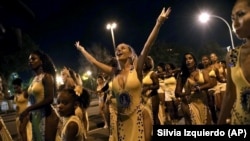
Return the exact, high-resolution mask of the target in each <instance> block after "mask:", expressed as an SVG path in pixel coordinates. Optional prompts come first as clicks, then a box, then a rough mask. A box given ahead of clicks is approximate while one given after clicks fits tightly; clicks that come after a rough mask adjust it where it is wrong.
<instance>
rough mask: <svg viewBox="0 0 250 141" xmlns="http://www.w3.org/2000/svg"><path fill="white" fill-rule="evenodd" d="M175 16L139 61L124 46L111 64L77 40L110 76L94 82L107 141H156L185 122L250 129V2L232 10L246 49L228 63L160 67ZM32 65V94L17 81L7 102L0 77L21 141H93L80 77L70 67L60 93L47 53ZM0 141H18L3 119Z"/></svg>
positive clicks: (189, 56)
mask: <svg viewBox="0 0 250 141" xmlns="http://www.w3.org/2000/svg"><path fill="white" fill-rule="evenodd" d="M170 13H171V8H170V7H169V8H163V9H162V11H161V13H160V14H159V16H158V18H157V20H156V23H155V25H154V27H153V29H152V31H151V33H150V34H149V36H148V39H147V40H146V42H145V44H144V46H143V48H142V50H141V52H140V54H139V55H137V54H136V53H135V51H134V49H133V48H132V46H131V45H129V44H127V43H120V44H119V45H118V46H117V47H116V50H115V57H114V58H112V61H111V62H110V63H109V64H105V63H103V62H102V61H101V60H97V59H96V58H95V57H94V56H93V55H92V54H90V53H89V52H88V51H87V50H86V49H85V48H84V47H83V46H82V45H81V44H80V42H79V41H76V42H75V44H74V46H75V48H76V49H77V50H79V52H80V53H81V54H82V55H83V56H84V57H85V58H86V59H87V60H88V61H89V62H90V63H91V64H92V65H94V66H95V67H97V68H98V69H100V71H102V72H103V73H104V74H105V76H102V75H98V76H97V77H96V78H97V84H98V85H97V87H96V90H95V92H96V94H97V95H98V98H99V110H100V115H101V117H102V119H103V121H104V127H103V128H105V129H108V130H109V141H118V140H119V141H120V140H122V141H131V140H142V141H150V140H151V139H152V134H153V125H175V124H177V123H178V121H179V120H180V119H184V121H185V122H184V124H185V125H219V124H230V125H235V124H237V125H238V124H240V125H247V124H250V112H249V111H250V106H249V105H250V96H249V90H250V85H249V82H250V71H249V69H248V66H249V65H250V62H249V61H248V60H249V59H248V58H249V57H248V56H249V54H250V50H249V48H250V43H249V40H250V32H249V30H250V25H249V23H250V1H249V0H237V1H236V3H235V5H234V7H233V9H232V27H233V31H234V33H235V34H236V36H237V37H238V38H239V39H244V40H245V43H244V44H243V45H241V46H239V47H236V48H235V49H231V50H229V51H228V53H227V57H226V58H225V60H224V58H221V60H219V58H218V57H217V55H216V53H214V52H213V53H210V54H205V55H203V56H202V57H201V58H196V57H195V55H194V54H193V53H191V52H187V53H185V54H183V56H182V60H181V64H174V63H173V62H165V61H164V60H161V61H162V62H161V63H159V64H157V65H155V64H154V62H155V61H154V59H153V58H152V57H151V56H149V52H150V49H151V47H152V46H153V44H154V42H155V40H156V39H157V36H158V34H159V32H160V28H161V26H162V25H163V23H164V22H165V21H166V20H167V19H168V17H169V15H170ZM28 58H29V66H30V68H31V70H32V71H33V74H34V75H33V77H32V81H31V83H30V84H29V86H28V88H23V87H22V79H20V78H16V79H14V80H13V81H12V83H11V85H12V87H13V89H14V95H13V96H8V93H7V92H6V86H5V85H3V83H2V77H0V82H1V83H0V84H1V85H0V94H1V95H0V96H1V100H3V99H6V100H14V102H15V103H16V105H17V107H16V109H17V110H16V112H17V114H16V117H17V118H16V125H17V131H18V140H20V141H26V140H27V141H47V140H49V141H53V140H55V141H62V140H63V141H71V140H76V141H84V140H87V138H88V131H89V119H88V112H87V109H88V107H89V105H90V97H91V96H90V91H89V89H88V88H84V87H83V84H82V80H81V77H80V75H79V74H78V72H76V71H75V70H73V69H71V68H68V67H64V68H63V70H62V71H61V76H62V78H63V84H61V85H60V86H57V83H56V78H55V76H56V72H55V70H56V69H55V65H54V63H53V61H52V59H51V58H50V57H49V56H48V55H47V54H46V53H44V52H43V51H41V50H36V51H33V52H31V53H30V55H29V57H28ZM158 61H159V60H158ZM199 62H200V63H199ZM107 76H108V77H107ZM106 78H108V79H106ZM91 93H92V92H91ZM54 99H56V102H54ZM0 135H1V139H2V140H3V139H4V140H12V139H11V136H10V134H9V132H8V130H7V129H6V128H5V124H4V122H3V120H2V119H1V122H0Z"/></svg>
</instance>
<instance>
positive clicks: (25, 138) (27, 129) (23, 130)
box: [5, 78, 32, 141]
mask: <svg viewBox="0 0 250 141" xmlns="http://www.w3.org/2000/svg"><path fill="white" fill-rule="evenodd" d="M22 83H23V81H22V79H21V78H15V79H13V80H12V83H11V84H12V87H13V89H14V95H12V96H9V97H7V96H6V97H5V99H7V100H14V103H15V104H16V115H17V117H16V127H17V134H18V140H20V141H32V132H31V131H32V129H31V123H30V121H29V117H28V116H27V117H25V118H24V122H22V123H21V122H20V120H19V116H20V114H21V113H22V112H23V111H24V110H25V109H26V108H27V107H28V94H27V91H26V90H25V89H23V88H22ZM21 124H23V125H21Z"/></svg>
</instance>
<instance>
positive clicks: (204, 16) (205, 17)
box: [199, 13, 234, 49]
mask: <svg viewBox="0 0 250 141" xmlns="http://www.w3.org/2000/svg"><path fill="white" fill-rule="evenodd" d="M210 17H213V18H217V19H220V20H222V21H223V22H224V23H225V24H226V25H227V27H228V29H229V34H230V39H231V44H232V46H231V49H234V41H233V35H232V29H231V27H230V25H229V24H228V22H227V21H226V20H225V19H223V18H222V17H220V16H217V15H209V14H208V13H202V14H201V15H200V16H199V20H200V22H202V23H206V22H207V21H208V20H209V18H210Z"/></svg>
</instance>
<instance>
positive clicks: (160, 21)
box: [141, 7, 171, 56]
mask: <svg viewBox="0 0 250 141" xmlns="http://www.w3.org/2000/svg"><path fill="white" fill-rule="evenodd" d="M170 12H171V8H170V7H169V8H168V9H167V10H166V9H165V7H164V8H163V9H162V11H161V13H160V15H159V16H158V18H157V20H156V24H155V26H154V28H153V30H152V31H151V33H150V35H149V36H148V39H147V41H146V43H145V44H144V47H143V50H142V51H141V55H143V56H144V55H145V56H147V55H148V53H149V51H150V48H151V47H152V45H153V44H154V42H155V40H156V38H157V36H158V33H159V31H160V27H161V25H162V24H163V23H164V22H165V20H166V19H168V16H169V14H170Z"/></svg>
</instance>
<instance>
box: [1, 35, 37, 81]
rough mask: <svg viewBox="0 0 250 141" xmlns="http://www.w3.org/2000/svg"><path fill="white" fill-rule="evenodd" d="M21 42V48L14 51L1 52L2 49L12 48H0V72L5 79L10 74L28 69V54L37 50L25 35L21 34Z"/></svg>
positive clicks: (6, 46)
mask: <svg viewBox="0 0 250 141" xmlns="http://www.w3.org/2000/svg"><path fill="white" fill-rule="evenodd" d="M21 40H22V46H21V47H20V48H15V49H16V50H15V51H11V52H4V51H2V49H4V48H12V46H8V45H5V46H1V47H0V48H1V50H0V60H1V63H0V72H1V73H2V75H3V77H4V78H6V79H8V78H9V76H10V74H11V73H12V72H19V71H24V70H26V69H28V56H29V53H30V52H31V51H33V50H35V49H37V48H38V46H37V45H36V44H35V43H34V42H33V41H32V39H31V38H30V37H29V36H28V35H27V34H23V35H22V39H21ZM13 48H14V47H13Z"/></svg>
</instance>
